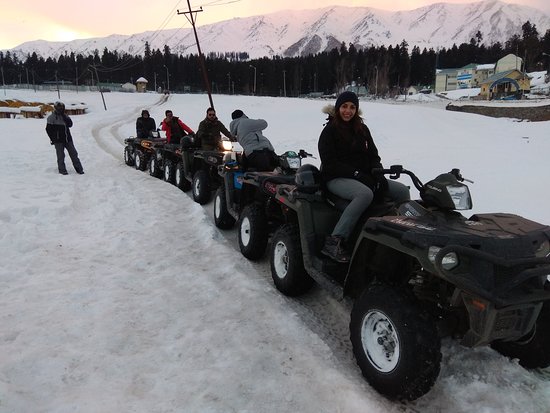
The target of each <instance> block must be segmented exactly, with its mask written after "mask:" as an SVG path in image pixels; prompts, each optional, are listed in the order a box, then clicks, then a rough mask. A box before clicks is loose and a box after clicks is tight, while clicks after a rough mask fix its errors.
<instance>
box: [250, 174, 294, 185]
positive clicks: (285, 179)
mask: <svg viewBox="0 0 550 413" xmlns="http://www.w3.org/2000/svg"><path fill="white" fill-rule="evenodd" d="M244 178H245V179H251V180H253V181H254V182H257V183H258V184H259V185H261V184H263V183H264V182H267V181H269V182H271V183H273V184H275V185H278V184H289V185H292V184H294V175H281V174H279V173H277V172H252V171H248V172H245V173H244Z"/></svg>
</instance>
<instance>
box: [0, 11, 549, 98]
mask: <svg viewBox="0 0 550 413" xmlns="http://www.w3.org/2000/svg"><path fill="white" fill-rule="evenodd" d="M509 53H513V54H516V55H517V56H519V57H521V58H522V59H523V60H524V68H523V69H524V71H526V72H531V71H539V70H541V71H542V70H547V69H549V68H550V56H549V55H550V29H548V30H546V32H545V34H544V35H542V36H541V35H540V34H539V32H538V30H537V28H536V26H535V25H532V24H531V23H530V22H529V21H527V22H526V23H524V24H523V25H522V34H521V35H520V34H516V35H514V36H512V37H510V38H509V39H508V40H507V41H506V42H505V43H504V44H501V43H499V42H497V43H495V44H492V45H490V46H486V45H484V44H483V34H482V33H481V32H479V31H478V32H477V34H476V35H475V36H474V37H473V38H472V39H470V42H469V43H462V44H460V45H459V46H457V45H456V44H454V45H453V46H452V47H450V48H442V49H439V50H434V49H433V48H430V49H426V48H424V49H423V50H420V48H418V47H416V46H415V47H413V48H412V50H410V51H409V45H408V43H407V42H406V41H405V40H403V41H402V42H401V43H400V44H396V45H395V46H388V47H386V46H377V47H375V46H370V47H366V48H361V47H357V46H356V45H354V44H351V43H350V44H346V43H342V44H341V45H340V47H339V48H334V49H332V50H330V51H326V52H322V53H318V54H315V55H309V56H300V57H280V56H275V57H264V58H260V59H249V56H248V54H247V53H246V52H228V53H210V54H208V55H206V56H205V57H204V59H205V67H206V70H207V72H208V73H207V75H208V79H209V82H210V84H209V86H210V88H211V90H212V92H213V93H226V94H252V93H256V94H257V95H270V96H300V95H307V94H319V95H322V94H332V93H337V92H338V91H339V90H341V89H342V88H343V87H345V86H346V85H349V84H352V83H355V84H356V85H357V86H365V87H366V88H367V89H368V91H369V93H377V94H379V95H391V94H396V93H399V92H402V91H403V90H404V89H405V88H407V87H408V86H410V85H414V86H420V87H430V86H431V85H433V84H434V82H435V70H436V69H446V68H459V67H463V66H465V65H467V64H469V63H477V64H485V63H496V61H497V60H499V59H500V58H502V57H503V56H505V55H507V54H509ZM0 67H1V74H2V82H3V84H4V85H5V84H8V85H9V84H43V83H46V84H48V83H70V84H78V85H97V84H98V83H99V84H108V83H119V84H122V83H126V82H130V83H135V81H136V80H137V79H138V78H139V77H142V76H143V77H145V78H146V79H147V80H148V82H149V83H148V89H149V90H151V89H153V87H154V85H156V87H157V89H160V90H167V89H170V90H171V91H173V92H193V93H194V92H201V91H205V90H206V85H205V84H204V76H203V74H202V73H201V69H200V68H201V65H200V61H199V56H198V55H197V54H189V55H185V56H184V55H181V54H180V55H177V54H174V53H172V52H171V50H170V48H169V47H168V46H164V49H163V50H162V51H161V50H159V49H154V50H152V49H151V48H150V46H149V44H148V43H146V44H145V48H144V53H143V55H136V56H134V55H130V54H127V53H120V52H118V51H116V50H115V51H110V50H108V49H107V48H105V49H104V50H103V52H102V53H101V54H100V52H99V51H98V50H95V51H94V53H93V54H91V55H88V56H83V55H82V54H75V53H70V54H69V53H66V54H63V55H61V56H59V57H58V58H57V59H54V58H52V57H48V58H45V59H44V58H43V57H40V56H38V55H37V54H36V53H32V54H30V55H28V56H27V57H26V59H25V60H20V59H18V58H17V56H16V55H15V54H13V53H10V52H9V51H7V52H6V53H5V54H4V53H3V52H0Z"/></svg>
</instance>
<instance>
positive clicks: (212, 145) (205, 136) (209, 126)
mask: <svg viewBox="0 0 550 413" xmlns="http://www.w3.org/2000/svg"><path fill="white" fill-rule="evenodd" d="M220 133H223V134H224V135H225V136H227V137H228V138H231V132H229V131H228V130H227V128H226V127H225V126H224V125H223V123H221V122H220V121H219V120H218V119H217V118H216V119H215V120H213V121H211V120H210V119H208V118H206V119H203V120H202V121H201V123H200V124H199V129H198V130H197V137H198V138H200V140H201V145H202V147H203V149H211V150H214V149H216V148H217V147H218V145H219V144H220V140H221V136H220Z"/></svg>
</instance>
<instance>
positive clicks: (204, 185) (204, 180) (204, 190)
mask: <svg viewBox="0 0 550 413" xmlns="http://www.w3.org/2000/svg"><path fill="white" fill-rule="evenodd" d="M211 192H212V191H211V190H210V177H209V176H208V172H207V171H205V170H204V169H199V170H198V171H197V172H195V175H194V176H193V199H194V200H195V202H197V203H199V204H201V205H204V204H206V203H207V202H208V201H210V196H211V195H212V194H211Z"/></svg>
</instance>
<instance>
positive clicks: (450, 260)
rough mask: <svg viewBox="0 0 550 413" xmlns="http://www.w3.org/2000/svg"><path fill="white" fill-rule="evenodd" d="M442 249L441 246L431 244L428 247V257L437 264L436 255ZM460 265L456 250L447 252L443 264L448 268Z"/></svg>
mask: <svg viewBox="0 0 550 413" xmlns="http://www.w3.org/2000/svg"><path fill="white" fill-rule="evenodd" d="M439 251H441V248H440V247H436V246H431V247H430V248H429V249H428V259H429V260H430V262H431V263H432V264H435V256H436V255H437V253H438V252H439ZM457 265H458V255H456V253H455V252H449V253H448V254H445V256H444V257H443V260H441V266H442V267H443V268H444V269H446V270H452V269H453V268H455V267H456V266H457Z"/></svg>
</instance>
